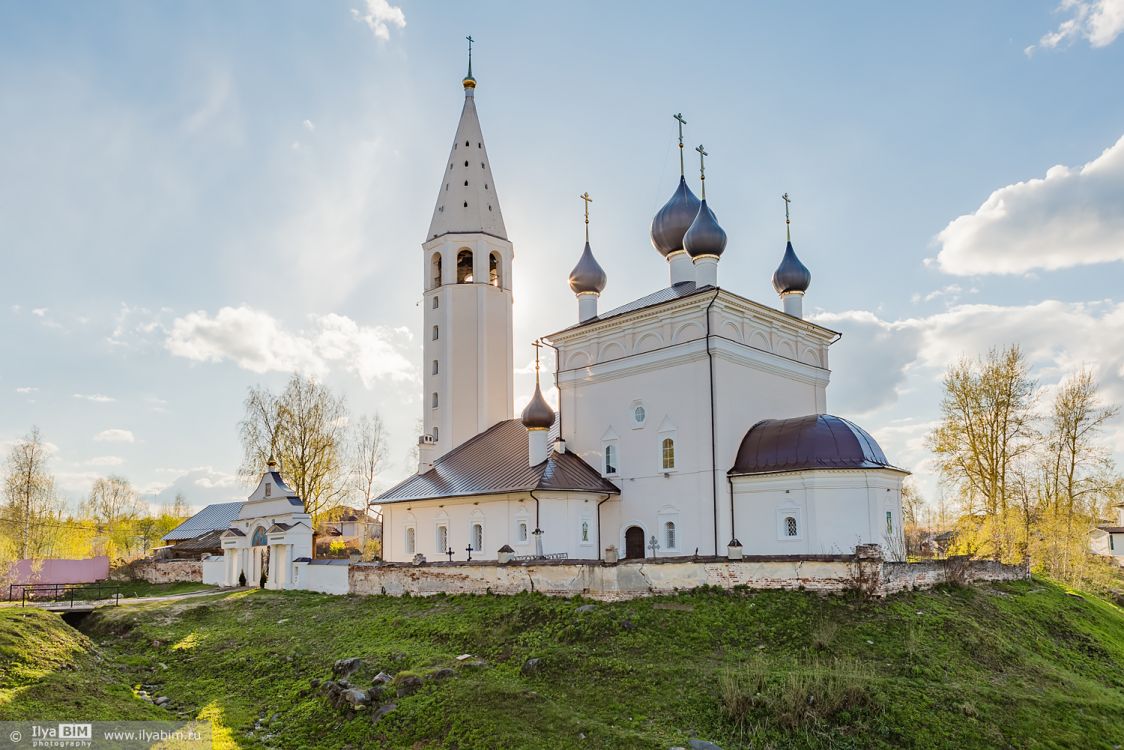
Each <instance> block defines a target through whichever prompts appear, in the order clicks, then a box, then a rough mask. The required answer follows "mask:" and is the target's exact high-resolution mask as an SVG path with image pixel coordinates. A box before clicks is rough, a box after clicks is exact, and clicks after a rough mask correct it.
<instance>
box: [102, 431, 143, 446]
mask: <svg viewBox="0 0 1124 750" xmlns="http://www.w3.org/2000/svg"><path fill="white" fill-rule="evenodd" d="M94 440H96V441H97V442H99V443H133V442H136V438H135V437H134V436H133V433H132V432H130V431H129V430H121V429H110V430H102V431H101V432H99V433H98V434H97V435H94Z"/></svg>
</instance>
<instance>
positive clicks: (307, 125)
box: [301, 120, 316, 133]
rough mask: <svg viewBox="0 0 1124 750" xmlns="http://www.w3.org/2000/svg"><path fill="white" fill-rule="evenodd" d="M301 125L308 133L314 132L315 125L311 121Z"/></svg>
mask: <svg viewBox="0 0 1124 750" xmlns="http://www.w3.org/2000/svg"><path fill="white" fill-rule="evenodd" d="M301 125H302V126H303V127H304V129H305V130H307V131H308V132H310V133H311V132H313V131H315V130H316V124H315V123H314V122H312V120H305V121H304V122H302V123H301Z"/></svg>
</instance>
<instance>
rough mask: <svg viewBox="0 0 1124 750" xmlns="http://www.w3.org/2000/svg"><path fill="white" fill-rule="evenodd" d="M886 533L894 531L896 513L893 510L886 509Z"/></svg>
mask: <svg viewBox="0 0 1124 750" xmlns="http://www.w3.org/2000/svg"><path fill="white" fill-rule="evenodd" d="M886 533H887V534H893V533H894V514H893V512H891V511H886Z"/></svg>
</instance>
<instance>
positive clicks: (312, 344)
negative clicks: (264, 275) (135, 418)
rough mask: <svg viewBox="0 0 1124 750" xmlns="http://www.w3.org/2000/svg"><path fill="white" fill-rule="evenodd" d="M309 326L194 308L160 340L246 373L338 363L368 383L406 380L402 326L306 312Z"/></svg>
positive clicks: (409, 368) (245, 312) (320, 369)
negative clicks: (284, 324)
mask: <svg viewBox="0 0 1124 750" xmlns="http://www.w3.org/2000/svg"><path fill="white" fill-rule="evenodd" d="M309 320H310V321H311V323H312V329H311V330H309V331H304V330H300V331H288V330H285V329H284V328H283V327H282V325H281V324H280V323H278V321H277V320H275V319H274V318H273V317H272V316H271V315H269V313H266V312H263V311H261V310H254V309H252V308H249V307H245V306H242V307H224V308H222V309H220V310H219V311H218V312H217V313H216V314H215V315H214V316H211V315H209V314H208V313H206V312H202V311H200V312H194V313H190V314H188V315H185V316H183V317H181V318H177V319H176V320H175V321H174V322H173V323H172V328H171V332H170V334H169V335H168V338H167V340H166V342H165V345H166V346H167V348H168V350H169V351H170V352H171V353H172V354H174V355H176V356H178V357H185V358H187V359H191V360H195V361H198V362H221V361H223V360H230V361H232V362H234V363H235V364H236V365H238V366H239V367H241V368H243V369H245V370H250V371H251V372H259V373H260V372H271V371H281V372H291V371H296V372H304V373H308V374H310V375H316V376H323V375H325V374H326V373H328V372H329V371H330V370H331V369H332V368H333V367H334V366H341V367H342V368H343V369H344V370H346V371H348V372H351V373H353V374H355V375H356V376H358V377H359V379H360V380H362V381H363V385H364V386H366V387H368V388H370V387H372V386H373V385H374V383H375V381H377V380H381V379H389V380H395V381H410V380H414V379H415V378H416V373H415V369H414V365H413V363H412V362H411V360H410V358H409V357H408V356H407V355H406V354H405V353H404V350H406V348H407V347H408V346H409V343H410V334H409V332H408V331H405V330H403V329H390V328H386V327H383V326H360V325H359V324H357V323H356V322H355V321H353V320H351V319H350V318H347V317H345V316H342V315H336V314H334V313H333V314H328V315H313V316H309Z"/></svg>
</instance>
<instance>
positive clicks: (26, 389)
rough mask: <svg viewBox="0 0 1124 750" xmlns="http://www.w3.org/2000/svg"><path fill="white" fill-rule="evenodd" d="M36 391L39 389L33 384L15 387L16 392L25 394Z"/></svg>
mask: <svg viewBox="0 0 1124 750" xmlns="http://www.w3.org/2000/svg"><path fill="white" fill-rule="evenodd" d="M38 391H39V389H38V388H36V387H34V386H30V385H27V386H23V387H21V388H17V389H16V393H24V394H27V393H37V392H38Z"/></svg>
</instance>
